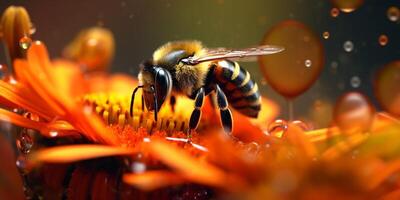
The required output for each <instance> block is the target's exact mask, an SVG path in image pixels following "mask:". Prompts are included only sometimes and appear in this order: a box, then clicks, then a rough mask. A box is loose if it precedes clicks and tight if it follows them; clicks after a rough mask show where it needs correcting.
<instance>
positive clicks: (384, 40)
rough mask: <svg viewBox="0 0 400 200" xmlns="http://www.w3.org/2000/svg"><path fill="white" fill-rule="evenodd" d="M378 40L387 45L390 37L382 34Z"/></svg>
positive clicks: (382, 44)
mask: <svg viewBox="0 0 400 200" xmlns="http://www.w3.org/2000/svg"><path fill="white" fill-rule="evenodd" d="M378 42H379V44H380V45H381V46H386V45H387V43H388V42H389V38H388V37H387V36H386V35H385V34H382V35H380V36H379V39H378Z"/></svg>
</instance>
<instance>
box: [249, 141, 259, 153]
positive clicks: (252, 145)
mask: <svg viewBox="0 0 400 200" xmlns="http://www.w3.org/2000/svg"><path fill="white" fill-rule="evenodd" d="M246 151H247V153H250V154H252V155H254V154H257V153H258V152H259V151H260V145H259V144H257V143H256V142H250V143H248V144H246Z"/></svg>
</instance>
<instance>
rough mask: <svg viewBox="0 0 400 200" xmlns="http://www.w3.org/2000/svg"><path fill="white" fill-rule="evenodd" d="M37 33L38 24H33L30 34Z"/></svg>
mask: <svg viewBox="0 0 400 200" xmlns="http://www.w3.org/2000/svg"><path fill="white" fill-rule="evenodd" d="M35 33H36V26H35V25H34V24H31V27H30V28H29V34H30V35H33V34H35Z"/></svg>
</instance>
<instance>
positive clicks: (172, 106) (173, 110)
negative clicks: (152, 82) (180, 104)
mask: <svg viewBox="0 0 400 200" xmlns="http://www.w3.org/2000/svg"><path fill="white" fill-rule="evenodd" d="M169 104H170V105H171V108H172V112H175V104H176V98H175V96H173V95H172V96H171V98H170V99H169Z"/></svg>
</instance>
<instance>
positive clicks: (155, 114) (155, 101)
mask: <svg viewBox="0 0 400 200" xmlns="http://www.w3.org/2000/svg"><path fill="white" fill-rule="evenodd" d="M151 91H152V92H153V98H154V121H157V120H158V118H157V113H158V103H157V102H158V99H157V90H156V88H155V87H154V86H151Z"/></svg>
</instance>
